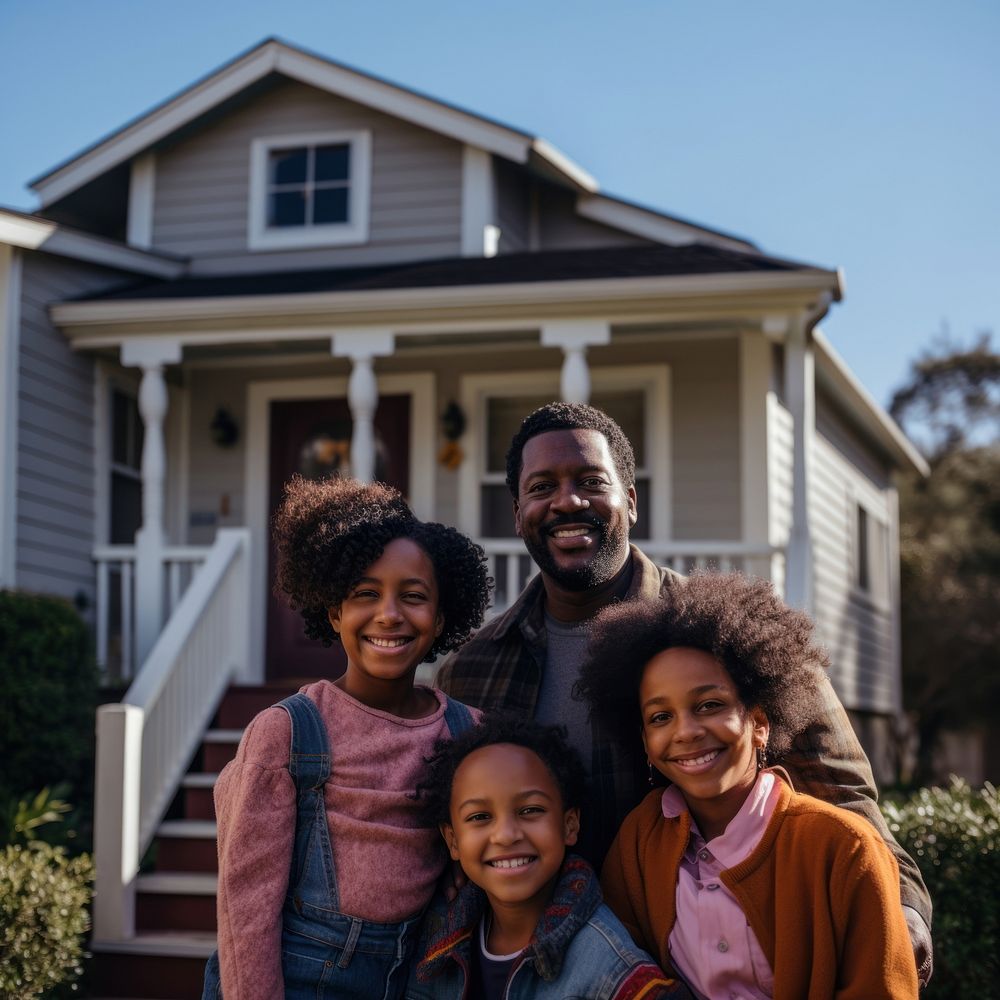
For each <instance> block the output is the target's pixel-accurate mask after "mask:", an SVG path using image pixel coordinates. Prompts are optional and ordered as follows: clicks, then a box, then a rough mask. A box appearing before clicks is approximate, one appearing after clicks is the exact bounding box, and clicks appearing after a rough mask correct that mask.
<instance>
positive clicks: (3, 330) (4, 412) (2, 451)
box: [0, 245, 22, 588]
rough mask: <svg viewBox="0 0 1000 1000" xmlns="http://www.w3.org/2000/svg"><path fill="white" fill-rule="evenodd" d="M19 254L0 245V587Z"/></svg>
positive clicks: (12, 549)
mask: <svg viewBox="0 0 1000 1000" xmlns="http://www.w3.org/2000/svg"><path fill="white" fill-rule="evenodd" d="M21 256H22V255H21V251H20V250H18V249H16V248H14V247H11V246H4V245H0V588H3V587H13V586H14V585H15V583H16V580H17V467H18V452H17V439H18V433H17V430H18V428H17V422H18V410H19V405H18V404H19V393H20V390H19V387H18V382H19V378H18V373H19V370H20V366H21V358H20V344H21Z"/></svg>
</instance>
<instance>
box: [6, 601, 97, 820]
mask: <svg viewBox="0 0 1000 1000" xmlns="http://www.w3.org/2000/svg"><path fill="white" fill-rule="evenodd" d="M96 705H97V672H96V669H95V667H94V660H93V655H92V652H91V638H90V635H89V633H88V630H87V627H86V626H85V625H84V623H83V622H82V621H81V620H80V617H79V615H78V614H77V613H76V611H75V610H74V609H73V607H72V606H71V605H70V604H68V603H67V602H65V601H60V600H57V599H55V598H51V597H42V596H38V595H32V594H22V593H18V592H16V591H0V760H2V761H3V769H2V773H0V799H2V800H7V799H11V798H17V797H18V796H20V795H22V794H24V793H26V792H29V791H31V792H33V791H35V790H37V789H39V788H42V787H45V786H50V787H51V786H55V785H58V784H60V783H63V782H68V783H69V784H70V786H71V787H72V790H73V791H72V795H73V798H74V799H75V800H76V801H77V802H81V801H85V800H89V798H90V793H91V789H92V785H93V777H92V776H93V760H94V756H93V755H94V750H93V741H94V710H95V708H96Z"/></svg>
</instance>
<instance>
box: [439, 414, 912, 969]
mask: <svg viewBox="0 0 1000 1000" xmlns="http://www.w3.org/2000/svg"><path fill="white" fill-rule="evenodd" d="M507 486H508V487H509V489H510V491H511V495H512V496H513V498H514V526H515V530H516V531H517V534H518V536H519V537H520V538H521V539H522V540H523V541H524V544H525V547H526V548H527V550H528V552H529V553H530V555H531V557H532V558H533V559H534V560H535V562H536V563H537V565H538V567H539V569H540V570H541V572H540V573H539V575H538V576H537V577H536V578H535V579H534V580H532V581H531V582H530V583H529V584H528V586H527V587H526V588H525V590H524V592H523V593H522V594H521V595H520V597H519V598H518V599H517V601H516V602H515V603H514V605H513V606H512V607H511V608H510V609H509V610H508V611H507V612H506V613H505V614H503V615H499V616H498V617H497V618H495V619H493V621H491V622H489V623H488V624H487V625H485V626H484V627H483V628H482V629H481V630H480V631H479V633H478V634H477V635H476V636H475V637H474V638H473V639H472V641H471V642H469V643H468V644H467V645H466V646H464V647H463V648H462V649H460V650H459V651H458V652H457V653H456V654H455V655H454V656H452V658H451V659H450V660H448V662H447V663H445V665H444V666H443V667H442V668H441V671H440V673H439V675H438V684H439V685H440V687H441V688H443V689H444V690H445V691H446V692H447V693H448V694H449V695H451V696H452V697H455V698H458V699H459V700H460V701H464V702H466V703H467V704H470V705H475V706H477V707H480V708H484V709H503V710H507V711H512V712H517V713H519V714H523V715H526V716H529V717H533V718H536V719H538V720H539V721H542V722H561V723H563V724H564V725H566V726H567V728H568V730H569V732H570V741H571V742H572V743H573V744H574V745H575V746H576V747H577V748H578V749H580V750H581V751H582V753H583V759H584V761H585V762H589V764H590V768H589V770H590V777H591V783H592V787H593V802H592V806H591V808H590V809H589V810H588V812H587V820H586V822H585V824H584V833H585V834H587V836H586V838H581V848H580V849H581V853H583V854H584V855H585V856H586V857H588V858H589V859H590V860H591V861H593V862H594V863H595V864H597V865H600V863H601V861H602V860H603V858H604V854H605V853H606V851H607V848H608V847H609V846H610V842H611V839H612V838H613V837H614V834H615V832H616V830H617V829H618V826H619V824H620V823H621V821H622V819H623V818H624V817H625V815H626V813H627V812H628V811H629V810H630V809H632V808H633V807H634V806H635V805H637V804H638V802H639V801H640V799H641V798H642V796H643V794H644V793H645V791H646V790H648V789H647V788H645V787H644V783H643V778H642V776H641V774H640V773H639V771H638V769H637V768H636V762H635V761H633V760H630V759H629V758H627V757H625V756H623V755H622V754H620V753H619V752H617V751H616V749H615V747H614V745H613V744H612V742H611V741H610V740H609V739H607V738H606V737H605V736H604V735H603V734H602V733H601V732H600V730H599V727H598V726H597V725H595V726H593V727H591V724H590V722H589V720H588V719H587V716H586V711H585V709H584V707H583V705H582V704H581V703H580V702H579V701H576V700H575V699H573V697H572V689H573V684H574V683H575V681H576V668H577V665H578V663H579V662H580V659H581V656H582V653H583V648H584V646H585V644H586V637H587V623H588V622H589V621H590V620H591V619H592V618H593V617H594V616H595V615H596V614H597V613H598V612H599V611H600V610H601V609H602V608H603V607H605V606H606V605H608V604H609V603H611V602H612V601H615V600H619V599H623V598H641V599H646V600H655V599H662V600H669V599H670V594H671V591H672V589H673V588H674V587H678V586H683V578H681V577H679V576H678V575H677V574H675V573H673V572H672V571H671V570H668V569H663V568H660V567H657V566H656V565H655V564H654V563H653V562H652V561H651V560H649V559H648V558H647V557H646V556H645V555H643V553H642V552H641V551H639V549H638V548H636V547H635V546H634V545H630V544H629V532H630V530H631V528H632V526H633V525H634V524H635V522H636V491H635V458H634V455H633V453H632V447H631V445H630V444H629V442H628V439H627V438H626V437H625V435H624V433H623V432H622V430H621V428H620V427H619V426H618V425H617V424H616V423H615V422H614V421H613V420H612V419H611V418H610V417H609V416H608V415H607V414H605V413H603V412H601V411H600V410H597V409H595V408H594V407H591V406H585V405H582V404H575V403H549V404H548V405H546V406H543V407H541V409H538V410H536V411H535V412H534V413H532V414H530V415H529V416H528V417H527V418H525V420H524V422H523V423H522V424H521V428H520V430H519V431H518V432H517V434H515V435H514V438H513V440H512V442H511V446H510V450H509V451H508V453H507ZM817 701H818V703H817V705H816V710H815V714H814V721H813V723H812V724H811V725H810V727H809V728H808V729H807V730H806V731H805V732H803V733H802V734H801V735H800V736H799V737H798V739H797V740H796V743H795V746H794V748H793V750H792V751H791V752H790V753H789V754H788V755H786V756H785V757H784V758H783V759H782V760H781V761H780V762H779V763H781V764H782V765H783V766H784V767H785V768H786V770H788V771H789V773H790V774H791V776H792V779H793V781H794V784H795V787H796V789H797V790H799V791H801V792H807V793H808V794H810V795H815V796H817V797H819V798H822V799H826V800H827V801H829V802H834V803H836V804H837V805H841V806H843V807H844V808H847V809H850V810H851V811H852V812H856V813H859V814H860V815H862V816H864V817H865V818H866V819H867V820H868V821H869V822H870V823H872V825H873V826H875V827H876V829H877V830H878V831H879V833H880V834H881V836H882V838H883V839H884V840H885V842H886V844H887V845H888V846H889V847H890V848H891V850H892V852H893V854H894V855H895V857H896V860H897V862H898V863H899V868H900V883H901V884H900V895H901V898H902V902H903V905H904V912H905V913H906V917H907V923H908V924H909V927H910V936H911V938H912V939H913V946H914V954H915V956H916V959H917V967H918V969H919V975H920V979H921V982H922V983H926V981H927V980H928V979H929V978H930V973H931V968H932V962H931V941H930V930H929V927H930V916H931V903H930V897H929V895H928V893H927V889H926V887H925V886H924V883H923V880H922V879H921V877H920V872H919V870H918V869H917V867H916V865H915V864H914V863H913V861H912V860H911V859H910V857H909V856H908V855H907V854H906V852H905V851H903V849H902V848H901V847H900V846H899V845H898V844H897V843H896V841H895V840H894V839H893V837H892V834H891V833H890V832H889V829H888V827H887V826H886V824H885V820H884V819H883V818H882V815H881V813H880V812H879V809H878V806H877V805H876V801H875V799H876V791H875V781H874V777H873V775H872V771H871V766H870V765H869V763H868V759H867V758H866V757H865V754H864V751H863V750H862V749H861V745H860V744H859V742H858V739H857V737H856V736H855V734H854V731H853V729H852V728H851V724H850V721H849V720H848V718H847V713H846V712H845V711H844V709H843V706H842V705H841V704H840V701H839V699H838V698H837V695H836V694H835V692H834V690H833V687H832V686H831V685H830V683H829V682H826V683H825V685H824V688H823V690H822V691H821V694H820V697H819V698H818V700H817Z"/></svg>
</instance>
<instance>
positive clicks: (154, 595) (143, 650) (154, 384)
mask: <svg viewBox="0 0 1000 1000" xmlns="http://www.w3.org/2000/svg"><path fill="white" fill-rule="evenodd" d="M180 360H181V345H180V343H179V341H176V340H172V339H170V338H167V337H151V338H143V339H141V340H133V341H126V342H125V343H124V344H122V349H121V362H122V364H123V365H125V366H126V367H135V368H141V369H142V382H141V383H140V384H139V415H140V416H141V417H142V425H143V442H142V464H141V472H142V525H141V527H140V528H139V530H138V531H137V532H136V534H135V616H136V623H135V637H136V663H137V664H139V665H140V666H141V664H142V663H143V661H144V660H145V659H146V657H147V656H148V655H149V652H150V650H151V649H152V648H153V645H154V644H155V642H156V640H157V637H158V636H159V634H160V629H161V628H162V627H163V549H164V547H165V545H166V533H165V531H164V528H163V485H164V482H165V480H166V475H167V458H166V449H165V447H164V441H163V421H164V418H165V417H166V415H167V386H166V383H165V382H164V380H163V368H164V365H170V364H177V363H178V362H179V361H180Z"/></svg>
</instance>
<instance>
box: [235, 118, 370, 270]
mask: <svg viewBox="0 0 1000 1000" xmlns="http://www.w3.org/2000/svg"><path fill="white" fill-rule="evenodd" d="M340 143H346V144H347V145H349V146H350V150H351V153H350V176H349V178H348V196H347V203H348V208H347V219H348V221H347V222H333V223H327V224H324V225H312V224H307V225H304V226H289V227H270V226H268V225H267V161H268V155H269V154H270V152H271V151H272V150H274V149H280V148H290V147H293V146H329V145H334V144H340ZM371 171H372V134H371V132H367V131H363V130H352V131H328V132H294V133H290V134H288V135H269V136H260V137H258V138H256V139H254V140H253V141H252V142H251V143H250V195H249V200H248V203H247V246H248V247H249V249H250V250H291V249H296V248H300V247H324V246H347V245H349V244H356V243H365V242H367V240H368V222H369V217H370V209H371Z"/></svg>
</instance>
